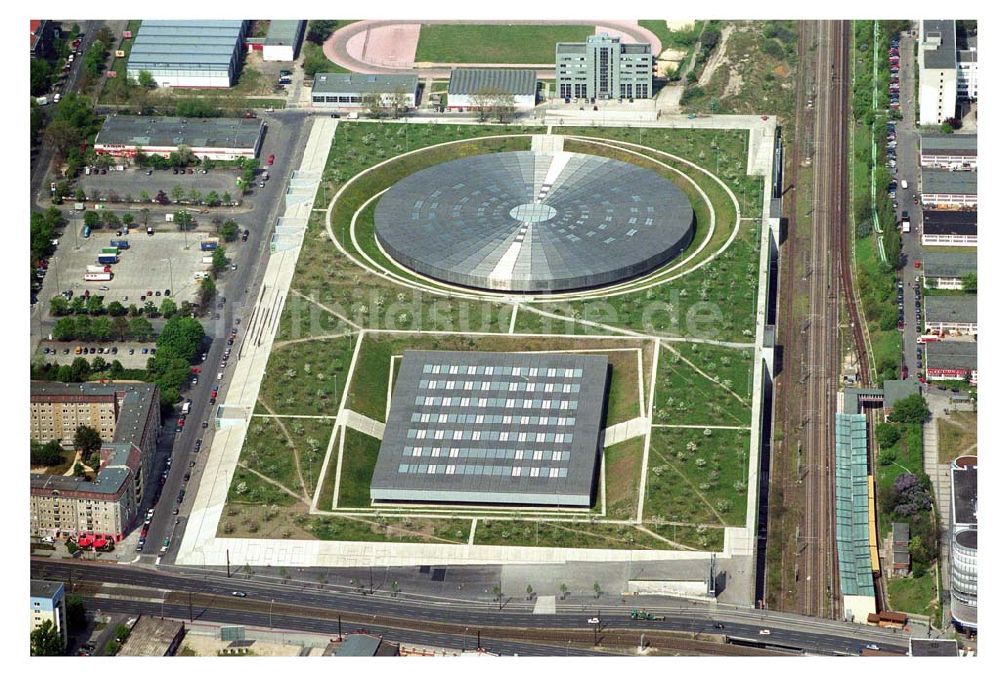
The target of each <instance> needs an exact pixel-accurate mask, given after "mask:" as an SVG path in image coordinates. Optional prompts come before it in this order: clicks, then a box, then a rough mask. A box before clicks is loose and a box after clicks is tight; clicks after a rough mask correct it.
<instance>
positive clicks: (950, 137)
mask: <svg viewBox="0 0 1000 677" xmlns="http://www.w3.org/2000/svg"><path fill="white" fill-rule="evenodd" d="M977 141H978V137H977V136H976V135H975V134H921V135H920V166H921V167H924V168H928V169H930V168H938V169H950V170H952V171H962V170H966V171H967V170H972V169H975V168H976V166H977V164H978V151H977V149H976V145H977Z"/></svg>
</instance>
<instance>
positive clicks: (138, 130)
mask: <svg viewBox="0 0 1000 677" xmlns="http://www.w3.org/2000/svg"><path fill="white" fill-rule="evenodd" d="M263 138H264V123H263V122H262V121H261V120H258V119H256V118H195V119H191V120H188V119H185V118H173V117H154V116H149V115H111V116H109V117H108V118H107V119H105V121H104V124H103V125H102V126H101V131H99V132H98V133H97V138H95V139H94V152H95V153H97V154H98V155H111V156H114V157H135V155H136V154H137V153H139V152H142V153H144V154H146V155H162V156H163V157H168V156H169V155H170V154H171V153H175V152H177V149H178V148H179V147H180V146H186V147H187V148H190V149H191V152H193V153H194V154H195V155H197V156H198V157H199V158H202V159H204V158H208V159H210V160H235V159H237V158H254V157H256V156H257V153H258V152H259V151H260V144H261V141H262V139H263Z"/></svg>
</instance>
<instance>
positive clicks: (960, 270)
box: [920, 212, 977, 289]
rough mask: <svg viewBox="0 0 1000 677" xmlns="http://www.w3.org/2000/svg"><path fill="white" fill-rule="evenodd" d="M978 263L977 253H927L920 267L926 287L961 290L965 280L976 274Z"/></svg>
mask: <svg viewBox="0 0 1000 677" xmlns="http://www.w3.org/2000/svg"><path fill="white" fill-rule="evenodd" d="M964 213H967V212H964ZM976 261H977V257H976V254H975V253H965V252H925V253H924V257H923V259H922V260H921V266H920V268H921V272H922V273H923V284H924V287H926V288H928V289H961V288H962V287H963V284H964V283H963V281H962V280H963V278H964V277H965V276H967V275H969V274H971V273H975V272H976V265H977V263H976Z"/></svg>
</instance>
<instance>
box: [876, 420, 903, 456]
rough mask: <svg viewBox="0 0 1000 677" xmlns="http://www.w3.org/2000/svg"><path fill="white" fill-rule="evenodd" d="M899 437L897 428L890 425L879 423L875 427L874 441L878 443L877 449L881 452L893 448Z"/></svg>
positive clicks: (899, 433)
mask: <svg viewBox="0 0 1000 677" xmlns="http://www.w3.org/2000/svg"><path fill="white" fill-rule="evenodd" d="M901 435H902V433H901V432H900V430H899V426H897V425H894V424H892V423H879V424H878V425H877V426H876V427H875V439H876V440H877V441H878V446H879V448H881V449H883V450H884V449H888V448H889V447H892V446H894V445H895V444H896V442H898V441H899V438H900V437H901Z"/></svg>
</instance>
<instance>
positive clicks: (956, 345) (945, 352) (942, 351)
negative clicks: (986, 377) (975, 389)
mask: <svg viewBox="0 0 1000 677" xmlns="http://www.w3.org/2000/svg"><path fill="white" fill-rule="evenodd" d="M978 345H979V344H977V343H976V342H975V341H931V342H930V343H928V344H926V345H925V346H924V350H925V351H926V353H927V359H926V361H925V364H926V366H927V380H928V381H965V380H968V382H969V383H970V384H972V385H978V384H979V372H978V370H977V367H976V356H977V349H978Z"/></svg>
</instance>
